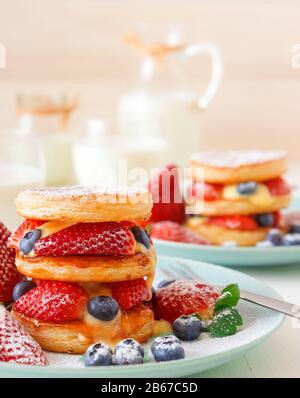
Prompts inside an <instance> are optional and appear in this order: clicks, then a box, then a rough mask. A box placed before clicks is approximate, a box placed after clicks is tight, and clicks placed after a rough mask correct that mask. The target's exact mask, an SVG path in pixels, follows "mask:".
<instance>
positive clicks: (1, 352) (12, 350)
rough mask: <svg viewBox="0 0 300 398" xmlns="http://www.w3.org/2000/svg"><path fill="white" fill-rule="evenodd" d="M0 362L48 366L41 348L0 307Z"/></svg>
mask: <svg viewBox="0 0 300 398" xmlns="http://www.w3.org/2000/svg"><path fill="white" fill-rule="evenodd" d="M0 361H4V362H11V363H18V364H20V365H39V366H45V365H48V361H47V358H46V356H45V354H44V353H43V351H42V349H41V347H40V346H39V345H38V343H37V342H36V341H34V340H33V338H32V337H31V336H30V335H29V334H28V333H27V331H26V330H25V328H24V327H23V326H22V325H21V324H20V323H19V322H18V321H17V320H16V319H14V318H13V317H12V316H11V315H10V313H9V312H8V311H6V310H5V308H4V307H1V306H0Z"/></svg>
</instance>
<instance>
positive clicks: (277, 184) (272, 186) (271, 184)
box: [264, 177, 291, 196]
mask: <svg viewBox="0 0 300 398" xmlns="http://www.w3.org/2000/svg"><path fill="white" fill-rule="evenodd" d="M264 184H265V185H266V186H267V187H268V189H269V191H270V194H271V195H273V196H281V195H289V194H290V193H291V187H290V186H289V184H288V183H287V182H286V181H285V180H284V179H283V178H281V177H278V178H273V179H272V180H268V181H265V182H264Z"/></svg>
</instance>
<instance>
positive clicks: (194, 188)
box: [188, 181, 223, 202]
mask: <svg viewBox="0 0 300 398" xmlns="http://www.w3.org/2000/svg"><path fill="white" fill-rule="evenodd" d="M222 190H223V185H221V184H209V183H208V182H200V181H199V182H195V183H193V184H192V185H191V186H190V187H189V188H188V197H189V198H196V199H200V200H201V199H203V200H207V201H208V202H211V201H214V200H218V199H221V198H222Z"/></svg>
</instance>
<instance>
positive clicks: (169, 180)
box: [148, 164, 185, 224]
mask: <svg viewBox="0 0 300 398" xmlns="http://www.w3.org/2000/svg"><path fill="white" fill-rule="evenodd" d="M148 189H149V191H151V193H152V199H153V208H152V215H151V218H150V221H152V222H158V221H164V220H169V221H174V222H178V223H179V224H182V223H183V222H184V219H185V204H184V199H183V195H182V191H181V187H180V174H179V169H178V167H177V166H175V165H173V164H169V165H167V166H166V167H165V168H163V169H162V170H161V171H160V172H159V173H158V175H156V176H154V177H153V178H152V179H151V181H150V182H149V185H148Z"/></svg>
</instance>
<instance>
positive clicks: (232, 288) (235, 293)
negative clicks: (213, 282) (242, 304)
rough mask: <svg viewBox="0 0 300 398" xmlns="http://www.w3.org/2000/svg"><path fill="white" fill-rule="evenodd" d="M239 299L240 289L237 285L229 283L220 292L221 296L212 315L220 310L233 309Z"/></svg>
mask: <svg viewBox="0 0 300 398" xmlns="http://www.w3.org/2000/svg"><path fill="white" fill-rule="evenodd" d="M239 299H240V288H239V287H238V285H237V284H235V283H231V284H230V285H227V286H226V287H224V289H223V290H222V293H221V296H220V297H219V298H218V299H217V300H216V302H215V306H214V313H216V312H217V311H219V310H221V309H222V308H228V307H235V306H236V305H237V303H238V302H239Z"/></svg>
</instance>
